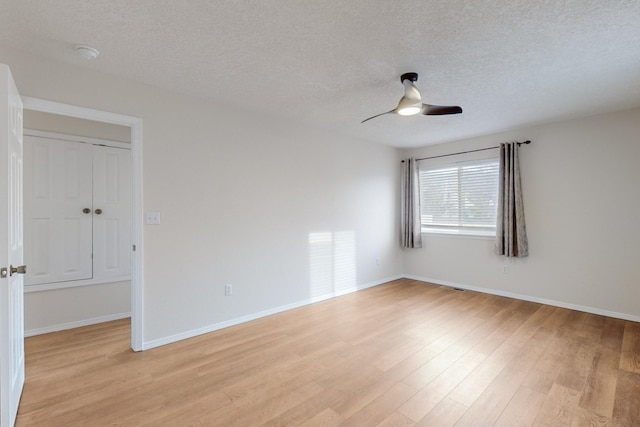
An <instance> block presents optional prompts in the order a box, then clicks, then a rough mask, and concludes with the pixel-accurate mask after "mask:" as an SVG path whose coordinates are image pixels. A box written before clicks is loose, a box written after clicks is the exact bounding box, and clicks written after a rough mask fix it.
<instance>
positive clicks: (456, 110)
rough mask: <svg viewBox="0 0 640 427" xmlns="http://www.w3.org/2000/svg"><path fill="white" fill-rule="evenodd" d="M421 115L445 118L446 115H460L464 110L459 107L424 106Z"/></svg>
mask: <svg viewBox="0 0 640 427" xmlns="http://www.w3.org/2000/svg"><path fill="white" fill-rule="evenodd" d="M420 113H421V114H424V115H425V116H443V115H446V114H460V113H462V108H460V107H458V106H457V105H450V106H447V105H429V104H422V110H421V111H420Z"/></svg>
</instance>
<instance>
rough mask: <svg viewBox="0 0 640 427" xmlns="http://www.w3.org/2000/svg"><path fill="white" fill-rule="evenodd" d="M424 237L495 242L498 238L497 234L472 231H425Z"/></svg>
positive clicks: (423, 231) (423, 232)
mask: <svg viewBox="0 0 640 427" xmlns="http://www.w3.org/2000/svg"><path fill="white" fill-rule="evenodd" d="M422 234H423V235H428V236H430V237H434V236H435V237H455V238H464V239H482V240H494V239H495V238H496V235H495V233H493V232H491V231H470V230H464V231H460V230H434V229H426V230H425V229H423V230H422Z"/></svg>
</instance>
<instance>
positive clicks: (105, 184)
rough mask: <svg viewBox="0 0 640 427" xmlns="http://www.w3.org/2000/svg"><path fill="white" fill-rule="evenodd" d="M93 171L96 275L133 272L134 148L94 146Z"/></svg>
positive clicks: (94, 264) (94, 260) (124, 274)
mask: <svg viewBox="0 0 640 427" xmlns="http://www.w3.org/2000/svg"><path fill="white" fill-rule="evenodd" d="M93 172H94V173H93V205H94V216H93V220H94V249H93V250H94V258H93V268H94V275H95V277H100V278H103V277H104V278H108V277H114V278H115V277H117V276H126V275H129V274H131V244H132V243H131V209H132V197H133V194H132V192H131V151H130V150H126V149H121V148H114V147H103V146H94V153H93ZM98 209H99V210H100V213H99V214H98V213H97V212H98V211H97V210H98Z"/></svg>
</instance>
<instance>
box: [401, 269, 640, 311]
mask: <svg viewBox="0 0 640 427" xmlns="http://www.w3.org/2000/svg"><path fill="white" fill-rule="evenodd" d="M403 277H404V278H406V279H411V280H419V281H421V282H429V283H433V284H436V285H442V286H447V287H450V288H460V289H466V290H469V291H475V292H481V293H484V294H491V295H498V296H501V297H507V298H514V299H519V300H523V301H529V302H537V303H539V304H546V305H552V306H554V307H561V308H568V309H570V310H576V311H582V312H585V313H591V314H598V315H600V316H607V317H613V318H616V319H622V320H630V321H632V322H640V316H636V315H633V314H628V313H618V312H616V311H609V310H602V309H600V308H596V307H587V306H583V305H577V304H571V303H568V302H563V301H555V300H550V299H546V298H538V297H532V296H529V295H521V294H514V293H511V292H504V291H498V290H495V289H489V288H482V287H478V286H471V285H465V284H462V283H454V282H450V281H447V280H438V279H430V278H428V277H420V276H413V275H404V276H403Z"/></svg>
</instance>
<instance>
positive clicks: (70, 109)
mask: <svg viewBox="0 0 640 427" xmlns="http://www.w3.org/2000/svg"><path fill="white" fill-rule="evenodd" d="M22 103H23V109H25V110H33V111H40V112H43V113H51V114H57V115H60V116H69V117H75V118H79V119H86V120H93V121H97V122H103V123H109V124H114V125H119V126H126V127H128V128H130V129H131V163H132V164H131V172H132V180H133V182H132V190H133V212H132V228H133V229H132V238H133V245H134V247H135V250H134V251H133V252H132V254H133V255H132V259H131V348H132V349H133V351H142V350H144V304H143V298H144V262H143V260H144V257H143V254H144V238H143V237H144V234H143V231H144V230H143V228H144V223H143V218H144V215H143V213H142V212H143V211H142V209H143V202H142V182H143V179H142V178H143V175H142V119H141V118H138V117H133V116H127V115H123V114H117V113H110V112H107V111H101V110H95V109H93V108H86V107H79V106H76V105H70V104H63V103H60V102H55V101H48V100H45V99H40V98H32V97H27V96H23V97H22Z"/></svg>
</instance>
